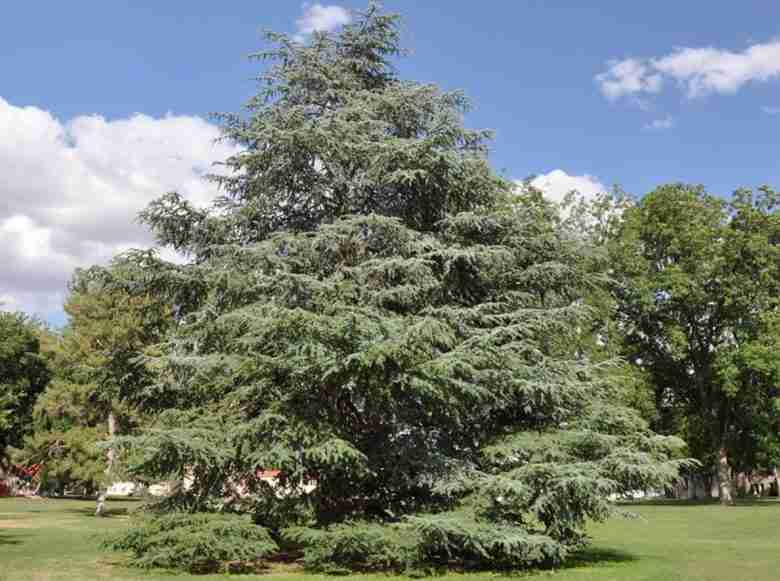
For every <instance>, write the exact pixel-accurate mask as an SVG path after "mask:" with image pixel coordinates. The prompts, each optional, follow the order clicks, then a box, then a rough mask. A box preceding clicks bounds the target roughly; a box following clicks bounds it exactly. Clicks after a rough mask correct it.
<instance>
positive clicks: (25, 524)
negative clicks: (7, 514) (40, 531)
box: [0, 520, 37, 531]
mask: <svg viewBox="0 0 780 581" xmlns="http://www.w3.org/2000/svg"><path fill="white" fill-rule="evenodd" d="M34 528H37V527H36V526H35V525H34V524H33V523H31V522H29V521H24V520H0V531H1V530H3V529H34Z"/></svg>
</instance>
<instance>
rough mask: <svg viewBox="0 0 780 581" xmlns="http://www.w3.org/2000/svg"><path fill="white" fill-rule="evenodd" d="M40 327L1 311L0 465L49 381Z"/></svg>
mask: <svg viewBox="0 0 780 581" xmlns="http://www.w3.org/2000/svg"><path fill="white" fill-rule="evenodd" d="M42 332H43V330H42V329H41V327H40V326H39V325H38V324H37V323H36V322H35V321H33V320H31V319H29V318H28V317H26V316H24V315H22V314H20V313H5V312H0V467H1V466H2V463H4V462H5V460H6V454H7V452H8V449H9V448H10V447H12V446H19V445H20V444H21V442H22V439H23V438H24V436H25V435H26V434H29V433H30V432H31V428H32V426H31V422H30V420H31V415H32V409H33V406H34V405H35V401H36V399H37V397H38V395H39V394H40V393H41V392H42V391H43V390H44V388H45V387H46V385H47V384H48V382H49V377H50V372H49V367H48V365H47V361H46V357H45V355H44V354H43V353H41V333H42Z"/></svg>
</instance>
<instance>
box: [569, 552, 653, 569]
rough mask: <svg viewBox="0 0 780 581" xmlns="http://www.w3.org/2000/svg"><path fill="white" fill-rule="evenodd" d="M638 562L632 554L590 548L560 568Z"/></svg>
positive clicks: (577, 554) (574, 555)
mask: <svg viewBox="0 0 780 581" xmlns="http://www.w3.org/2000/svg"><path fill="white" fill-rule="evenodd" d="M638 560H639V558H638V557H636V556H635V555H632V554H631V553H626V552H625V551H619V550H617V549H607V548H601V547H590V548H587V549H583V550H581V551H578V552H576V553H574V554H573V555H572V556H571V558H570V559H568V560H567V561H566V562H565V563H564V564H563V565H562V566H561V567H560V568H561V569H575V568H578V567H596V566H599V565H614V564H618V563H633V562H635V561H638Z"/></svg>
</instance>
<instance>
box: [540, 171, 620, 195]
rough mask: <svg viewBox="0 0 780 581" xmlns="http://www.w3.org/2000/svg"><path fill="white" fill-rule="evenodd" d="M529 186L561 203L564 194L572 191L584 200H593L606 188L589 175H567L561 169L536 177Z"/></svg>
mask: <svg viewBox="0 0 780 581" xmlns="http://www.w3.org/2000/svg"><path fill="white" fill-rule="evenodd" d="M531 185H532V186H533V187H535V188H536V189H538V190H540V191H541V192H542V193H543V194H544V195H545V196H546V197H547V198H549V199H550V200H552V201H554V202H562V201H563V199H564V198H565V197H566V194H568V193H570V192H572V191H576V192H577V193H579V194H580V195H582V196H584V197H585V198H593V197H594V196H596V195H598V194H600V193H603V192H606V191H607V187H606V186H605V185H604V184H602V183H601V182H600V181H599V180H598V179H596V178H595V177H593V176H591V175H588V174H585V175H581V176H577V175H569V174H568V173H566V172H565V171H563V170H562V169H554V170H552V171H551V172H550V173H546V174H541V175H538V176H536V177H535V178H534V179H533V180H532V181H531Z"/></svg>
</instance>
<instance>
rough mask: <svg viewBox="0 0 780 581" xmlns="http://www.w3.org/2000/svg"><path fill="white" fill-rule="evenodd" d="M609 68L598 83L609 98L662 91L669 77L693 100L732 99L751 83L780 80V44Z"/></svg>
mask: <svg viewBox="0 0 780 581" xmlns="http://www.w3.org/2000/svg"><path fill="white" fill-rule="evenodd" d="M607 64H608V68H607V70H606V71H605V72H604V73H601V74H599V75H597V76H596V82H597V83H598V84H599V86H600V88H601V91H602V93H603V94H604V95H605V96H606V97H607V98H609V99H617V98H619V97H626V96H637V95H641V94H647V93H657V92H659V90H660V88H661V85H662V83H663V81H664V80H665V79H668V80H671V81H674V82H675V83H676V84H677V86H678V87H680V88H681V90H682V91H684V92H685V94H686V95H687V96H688V97H689V98H691V99H693V98H697V97H702V96H705V95H709V94H713V93H717V94H722V95H728V94H734V93H736V92H737V91H739V90H740V89H741V88H742V87H743V86H745V85H747V84H748V83H753V82H767V81H771V80H773V79H777V78H780V40H775V41H770V42H766V43H757V44H753V45H751V46H749V47H748V48H746V49H745V50H743V51H741V52H734V51H730V50H724V49H718V48H714V47H704V48H690V47H682V48H678V49H675V50H674V51H672V52H671V53H670V54H668V55H664V56H661V57H656V58H649V59H637V58H628V59H625V60H621V61H610V62H609V63H607Z"/></svg>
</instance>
